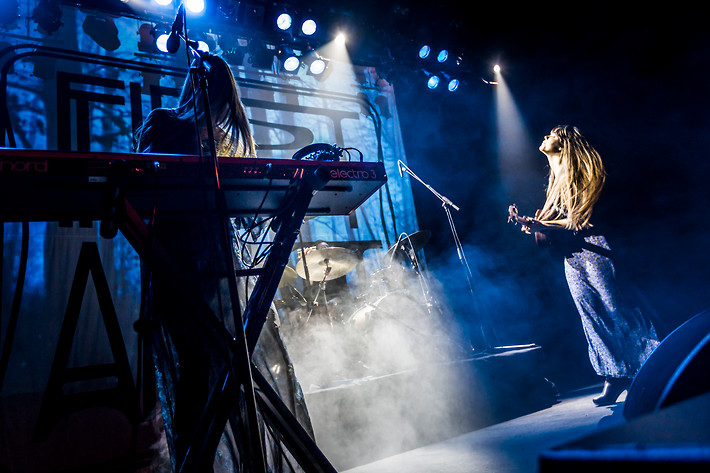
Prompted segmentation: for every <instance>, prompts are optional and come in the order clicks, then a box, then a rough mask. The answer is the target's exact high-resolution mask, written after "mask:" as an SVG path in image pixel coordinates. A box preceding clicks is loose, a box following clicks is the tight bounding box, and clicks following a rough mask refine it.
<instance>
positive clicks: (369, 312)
mask: <svg viewBox="0 0 710 473" xmlns="http://www.w3.org/2000/svg"><path fill="white" fill-rule="evenodd" d="M427 315H428V313H427V311H426V307H425V306H424V304H422V303H421V302H419V301H415V300H413V298H412V297H411V296H409V295H407V294H406V293H404V292H391V293H389V294H386V295H384V296H380V297H378V298H376V299H375V302H368V303H366V304H365V305H363V306H362V307H360V308H358V309H357V310H356V311H355V313H353V315H351V316H350V318H349V320H348V323H349V324H350V325H352V326H354V327H356V328H358V329H362V330H369V329H371V328H372V327H373V326H374V325H377V324H378V323H380V322H383V321H388V320H389V321H395V322H396V321H399V320H401V321H402V322H406V321H407V320H410V321H413V320H415V319H418V318H423V317H426V316H427Z"/></svg>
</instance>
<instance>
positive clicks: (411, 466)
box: [343, 385, 626, 473]
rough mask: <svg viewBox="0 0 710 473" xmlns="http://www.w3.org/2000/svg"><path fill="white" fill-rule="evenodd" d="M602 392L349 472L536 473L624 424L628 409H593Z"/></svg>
mask: <svg viewBox="0 0 710 473" xmlns="http://www.w3.org/2000/svg"><path fill="white" fill-rule="evenodd" d="M599 392H601V385H599V386H591V387H589V388H587V389H583V390H579V391H576V392H572V393H567V394H563V395H561V396H560V402H558V403H557V404H555V405H553V406H551V407H549V408H547V409H543V410H540V411H537V412H534V413H531V414H528V415H525V416H522V417H518V418H515V419H512V420H509V421H506V422H502V423H499V424H495V425H491V426H488V427H485V428H482V429H479V430H475V431H472V432H469V433H467V434H464V435H460V436H458V437H455V438H452V439H449V440H446V441H442V442H438V443H435V444H432V445H427V446H424V447H420V448H417V449H415V450H410V451H408V452H403V453H400V454H398V455H394V456H391V457H388V458H384V459H382V460H378V461H376V462H373V463H369V464H366V465H361V466H358V467H356V468H352V469H349V470H346V471H347V473H395V472H407V473H419V472H421V473H436V472H441V473H471V472H479V471H480V472H486V473H535V472H537V471H538V455H539V454H540V453H541V452H543V451H545V450H548V449H550V448H553V447H556V446H559V445H561V444H565V443H567V442H569V441H571V440H575V439H578V438H581V437H583V436H586V435H588V434H591V433H593V432H595V431H597V430H598V429H604V428H608V427H611V426H615V425H619V424H621V423H623V422H624V418H623V416H622V415H621V409H622V407H623V404H616V405H614V406H609V407H596V406H595V405H594V403H593V402H592V398H593V397H595V396H596V395H598V393H599ZM625 395H626V394H625V393H624V394H623V395H622V397H621V398H620V400H622V401H623V399H624V396H625ZM343 473H345V472H343Z"/></svg>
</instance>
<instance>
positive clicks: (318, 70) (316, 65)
mask: <svg viewBox="0 0 710 473" xmlns="http://www.w3.org/2000/svg"><path fill="white" fill-rule="evenodd" d="M326 67H327V64H326V62H325V61H324V60H323V59H321V58H316V59H315V60H314V61H313V62H312V63H311V65H310V66H309V67H308V71H309V72H310V73H311V75H313V76H319V75H321V74H323V72H324V71H325V68H326Z"/></svg>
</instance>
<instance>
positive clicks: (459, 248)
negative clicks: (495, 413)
mask: <svg viewBox="0 0 710 473" xmlns="http://www.w3.org/2000/svg"><path fill="white" fill-rule="evenodd" d="M397 167H398V169H399V174H400V176H401V175H402V172H403V171H404V172H406V173H407V174H409V175H410V176H412V177H413V178H414V179H416V180H417V181H419V182H420V183H421V184H422V185H423V186H424V187H426V188H427V189H429V191H430V192H431V193H432V194H434V196H436V198H437V199H439V200H440V201H441V207H442V208H443V209H444V213H445V214H446V219H447V220H448V222H449V228H450V229H451V234H452V236H453V238H454V245H455V246H456V255H457V256H458V259H459V261H460V262H461V265H462V266H463V268H464V272H465V273H466V281H467V283H468V291H469V295H470V297H471V301H472V303H473V306H474V309H475V311H476V313H477V315H478V318H479V329H480V331H481V338H482V342H483V346H482V347H474V348H482V349H488V348H491V347H492V345H491V343H490V342H489V341H488V337H487V336H486V331H485V330H484V328H483V318H484V317H483V314H482V313H481V310H480V307H479V304H478V299H477V298H476V293H475V291H474V288H473V275H472V274H471V268H470V267H469V265H468V261H467V260H466V255H465V253H464V251H463V245H462V244H461V239H460V238H459V235H458V232H457V231H456V225H454V219H453V217H452V215H451V209H452V208H453V209H454V210H456V211H458V210H460V209H459V207H458V206H456V205H455V204H454V203H453V202H451V200H449V199H448V198H447V197H446V196H444V195H442V194H440V193H439V192H437V191H436V190H435V189H434V188H433V187H432V186H430V185H429V184H427V183H426V182H424V181H423V180H422V179H421V178H420V177H419V176H417V175H416V174H414V172H412V170H411V169H409V167H407V165H406V164H404V163H403V162H402V160H398V161H397Z"/></svg>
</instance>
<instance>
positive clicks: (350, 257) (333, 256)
mask: <svg viewBox="0 0 710 473" xmlns="http://www.w3.org/2000/svg"><path fill="white" fill-rule="evenodd" d="M358 262H359V260H358V258H357V256H356V255H355V253H353V252H352V251H351V250H349V249H347V248H340V247H324V248H320V249H317V250H314V251H311V252H309V253H306V252H305V251H302V255H301V259H300V260H299V261H298V263H297V264H296V274H298V275H299V276H301V277H302V278H304V279H305V280H306V281H309V280H312V279H315V278H319V279H320V280H319V281H318V290H317V292H316V294H315V296H314V297H313V302H312V304H309V306H310V307H309V311H308V316H307V317H306V322H308V321H309V320H310V318H311V316H312V315H313V311H314V310H315V308H316V307H321V304H320V302H319V299H321V298H322V300H323V304H322V307H323V310H324V311H325V314H326V316H327V317H328V321H329V322H330V325H331V326H333V317H332V314H331V313H330V311H329V309H328V304H329V302H328V297H327V293H326V287H327V281H331V280H333V279H337V278H341V277H343V276H345V275H346V274H348V273H349V272H350V271H352V270H353V269H354V268H355V266H357V263H358Z"/></svg>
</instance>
